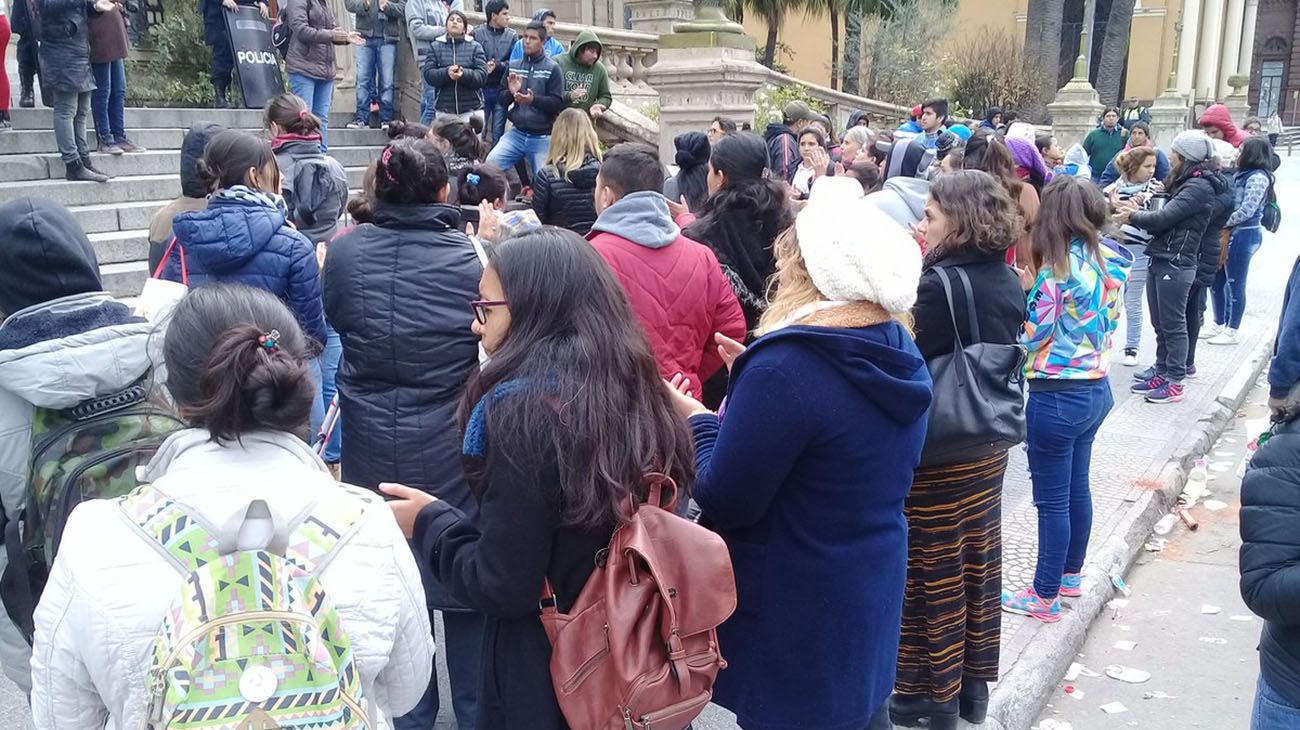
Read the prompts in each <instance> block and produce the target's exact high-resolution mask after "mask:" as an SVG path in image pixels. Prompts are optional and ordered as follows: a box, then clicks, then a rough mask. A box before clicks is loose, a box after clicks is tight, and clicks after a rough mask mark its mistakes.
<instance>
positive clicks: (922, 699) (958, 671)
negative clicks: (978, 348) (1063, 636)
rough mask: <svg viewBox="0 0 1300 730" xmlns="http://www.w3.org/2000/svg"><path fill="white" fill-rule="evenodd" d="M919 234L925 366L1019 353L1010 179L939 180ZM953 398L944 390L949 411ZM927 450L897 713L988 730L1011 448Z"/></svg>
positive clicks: (916, 494) (962, 174)
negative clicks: (977, 354) (1009, 254)
mask: <svg viewBox="0 0 1300 730" xmlns="http://www.w3.org/2000/svg"><path fill="white" fill-rule="evenodd" d="M918 230H919V232H920V233H921V235H922V236H923V237H924V238H925V240H926V244H927V250H926V254H925V259H924V261H923V263H922V273H921V280H920V284H919V285H918V287H917V294H916V305H915V306H913V307H912V317H913V318H914V320H915V323H916V324H915V329H916V347H917V349H918V350H920V351H921V355H922V356H923V357H924V358H925V359H926V362H927V363H931V364H933V363H935V362H936V360H937V359H938V358H941V357H943V358H947V357H951V355H952V353H953V351H954V349H955V348H956V343H958V342H959V343H960V344H961V345H962V346H964V347H970V346H972V345H980V344H987V345H993V346H1002V347H1004V348H1005V346H1008V345H1009V346H1014V345H1016V343H1017V339H1018V337H1019V335H1020V328H1021V326H1022V325H1023V324H1024V322H1025V292H1024V290H1023V289H1021V287H1020V281H1019V279H1018V278H1017V277H1016V274H1015V272H1014V271H1013V270H1012V269H1011V267H1009V266H1007V265H1006V251H1007V249H1008V248H1010V247H1012V246H1014V245H1015V242H1016V239H1017V238H1018V237H1019V236H1020V232H1021V230H1022V226H1021V223H1020V213H1019V211H1017V209H1016V203H1015V201H1014V200H1013V199H1012V197H1011V196H1010V195H1009V194H1008V193H1007V191H1006V188H1004V187H1003V186H1002V183H1001V181H999V180H997V179H996V178H994V177H993V176H992V175H989V174H988V173H986V172H983V171H981V170H957V171H954V172H950V173H945V174H943V175H940V176H938V177H936V178H935V180H934V183H933V184H932V185H931V186H930V199H929V201H928V202H927V203H926V208H925V218H924V219H923V220H922V221H921V224H920V226H918ZM944 279H947V281H946V282H945V281H944ZM948 291H951V294H948V293H946V292H948ZM968 322H969V323H973V324H972V325H968V324H967V323H968ZM944 395H945V394H944V393H942V392H940V393H936V398H938V399H940V400H939V402H942V400H941V399H942V397H943V396H944ZM947 395H953V394H952V393H948V394H947ZM928 446H929V449H927V452H933V453H934V457H933V460H932V462H930V461H927V463H926V464H925V465H923V466H921V467H918V468H917V470H916V473H915V476H914V477H913V480H912V491H911V492H910V493H909V494H908V496H907V502H906V508H905V512H906V514H907V522H908V561H907V590H906V593H905V594H904V597H903V624H902V635H901V638H900V645H899V650H898V678H897V679H896V680H895V682H894V692H895V694H894V697H893V699H892V700H891V703H890V715H891V716H892V717H893V720H894V722H895V723H896V724H899V725H906V726H909V727H911V726H915V725H918V724H920V723H918V722H917V721H918V720H919V719H920V718H922V717H928V718H929V722H930V724H929V727H930V728H933V730H954V729H955V728H956V727H957V717H958V715H960V716H961V717H962V718H963V719H965V720H966V721H968V722H970V723H971V724H973V725H978V724H980V723H982V722H984V718H985V713H986V712H987V709H988V697H989V688H988V684H989V682H996V681H997V679H998V659H999V649H1000V644H999V642H1000V637H1001V623H1002V621H1001V610H1000V603H999V601H1000V600H1001V596H1002V537H1001V503H1002V480H1003V477H1004V476H1006V471H1007V449H1006V448H1005V447H1003V448H1001V449H988V450H985V451H983V452H980V453H977V454H974V455H970V454H956V453H952V452H951V451H950V452H949V454H948V456H947V458H944V454H943V451H942V447H943V444H934V443H931V444H928Z"/></svg>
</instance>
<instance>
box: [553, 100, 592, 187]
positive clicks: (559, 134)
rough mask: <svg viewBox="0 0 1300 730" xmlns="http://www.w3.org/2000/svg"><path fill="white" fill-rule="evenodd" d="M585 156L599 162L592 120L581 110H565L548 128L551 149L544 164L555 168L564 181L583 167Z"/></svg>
mask: <svg viewBox="0 0 1300 730" xmlns="http://www.w3.org/2000/svg"><path fill="white" fill-rule="evenodd" d="M587 155H591V156H592V157H595V158H596V159H597V160H600V159H601V157H602V156H601V154H600V140H599V139H598V138H597V137H596V128H595V127H593V126H592V125H591V118H590V117H588V116H587V113H586V112H584V111H582V110H581V109H565V110H564V111H562V112H560V116H559V117H557V118H556V119H555V126H554V127H552V128H551V148H550V150H548V151H547V153H546V164H548V165H551V166H552V167H554V168H555V171H556V172H558V173H560V176H561V177H563V178H564V179H565V180H568V179H569V172H571V171H573V170H576V169H578V168H579V167H582V163H583V162H585V161H586V159H587Z"/></svg>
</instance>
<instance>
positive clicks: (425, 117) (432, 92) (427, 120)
mask: <svg viewBox="0 0 1300 730" xmlns="http://www.w3.org/2000/svg"><path fill="white" fill-rule="evenodd" d="M420 83H422V84H424V94H422V95H421V96H420V124H423V125H424V126H426V127H427V126H429V125H430V124H433V118H434V117H435V116H437V114H438V112H437V111H436V110H435V109H434V108H433V107H434V104H436V103H437V101H438V90H437V89H435V88H434V87H432V86H430V85H429V82H428V81H421V82H420Z"/></svg>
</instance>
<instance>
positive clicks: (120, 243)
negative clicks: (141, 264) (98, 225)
mask: <svg viewBox="0 0 1300 730" xmlns="http://www.w3.org/2000/svg"><path fill="white" fill-rule="evenodd" d="M87 238H89V239H90V245H92V246H94V247H95V258H96V259H98V260H99V267H100V271H101V273H102V272H103V270H104V267H105V266H107V265H109V264H121V263H127V262H138V261H145V262H148V260H149V229H147V228H146V229H143V230H138V231H109V232H107V233H91V234H89V235H88V236H87Z"/></svg>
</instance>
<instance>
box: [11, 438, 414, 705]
mask: <svg viewBox="0 0 1300 730" xmlns="http://www.w3.org/2000/svg"><path fill="white" fill-rule="evenodd" d="M145 471H146V473H145V474H143V475H142V477H141V478H142V481H146V482H151V483H153V485H154V486H155V487H156V488H157V489H158V490H159V491H161V492H162V493H164V494H166V495H167V496H168V497H170V498H171V499H173V500H175V501H176V502H179V503H180V504H182V505H183V506H185V507H186V508H187V509H188V511H189V512H190V513H191V514H193V515H195V516H197V517H199V518H200V519H202V520H203V521H205V522H206V523H207V524H209V525H217V526H221V525H225V526H229V525H232V524H235V523H236V522H237V521H238V520H240V519H241V518H242V516H243V515H245V514H246V513H247V512H248V508H249V505H250V504H251V503H252V502H254V501H256V500H262V501H264V502H265V503H266V505H267V507H268V508H269V511H270V512H271V513H273V514H275V515H278V516H286V515H287V516H288V519H292V517H293V516H295V515H297V514H299V513H300V512H301V511H302V510H303V509H304V508H306V507H307V506H308V505H310V504H312V503H313V502H315V501H317V496H318V495H319V494H320V493H322V492H323V491H324V490H330V489H340V488H342V487H340V486H339V485H338V483H336V482H334V481H333V480H332V479H331V478H330V476H329V473H328V472H327V471H326V469H325V465H324V464H323V463H322V462H321V461H320V459H319V458H318V457H317V456H316V454H315V453H313V452H312V451H311V449H309V448H308V447H307V446H306V445H305V444H303V443H302V442H301V441H299V440H298V439H296V438H294V437H293V436H291V435H289V434H284V433H271V432H259V433H255V434H251V435H246V436H244V437H243V443H242V445H241V444H238V443H233V444H228V445H225V446H220V445H217V444H215V443H212V442H211V441H210V440H209V439H208V433H207V432H206V431H203V430H198V429H191V430H187V431H181V432H179V433H176V434H173V435H172V436H171V437H170V438H169V439H168V440H167V441H166V443H164V444H163V446H162V448H161V449H159V451H158V453H157V455H156V456H155V457H154V459H153V461H152V462H151V463H150V464H149V466H148V467H147V468H146V470H145ZM287 521H288V520H287V519H282V521H281V524H284V522H287ZM271 524H272V522H271V519H269V518H263V519H260V520H259V519H250V520H248V521H246V522H244V523H243V527H242V528H241V529H240V530H239V547H240V549H255V548H257V547H260V546H263V545H265V544H266V543H267V542H268V541H269V539H270V537H271V535H270V530H271V527H270V525H271ZM317 578H318V579H319V580H320V582H321V584H322V585H323V586H324V588H325V591H326V593H327V594H328V595H329V597H330V599H331V600H332V601H333V602H334V605H335V607H336V609H337V610H338V612H339V616H340V617H341V619H342V622H343V628H344V629H345V630H346V631H347V633H348V637H349V639H350V641H351V643H352V651H353V655H354V657H355V659H356V663H357V668H358V670H359V671H360V673H361V680H362V684H363V687H364V688H365V692H366V697H367V699H368V700H369V702H370V705H371V707H372V708H375V711H374V714H375V715H376V716H377V717H376V727H379V728H387V727H388V726H389V725H388V720H387V718H389V717H393V716H398V715H403V714H405V713H406V712H408V711H410V710H411V709H412V708H414V707H415V705H416V703H417V702H419V700H420V697H421V695H423V694H424V691H425V688H426V687H428V685H429V675H430V672H431V665H432V659H433V651H434V645H433V636H432V633H431V631H430V628H429V616H428V612H427V611H426V609H425V606H424V603H425V602H424V589H423V587H422V586H421V583H420V574H419V572H418V570H417V569H416V565H415V559H414V557H413V556H412V554H411V549H410V548H409V547H408V546H407V543H406V540H405V539H403V537H402V534H401V532H400V531H399V530H398V528H397V523H396V521H395V520H394V519H393V515H392V512H391V511H390V510H389V509H388V507H387V505H386V504H385V503H384V502H382V501H376V502H374V503H372V504H371V505H370V507H368V508H367V510H366V512H365V515H364V517H363V518H362V522H361V524H360V526H359V527H358V528H357V529H356V530H355V531H354V532H353V533H352V535H351V537H349V538H346V539H345V540H344V541H343V542H342V543H341V544H339V545H338V546H336V547H335V553H334V556H333V558H332V559H331V560H330V561H329V562H328V563H327V564H326V565H325V567H324V568H323V569H322V570H321V571H320V572H319V574H318V575H317ZM181 580H182V578H181V575H180V573H179V571H177V569H176V568H175V566H173V565H172V564H170V563H169V562H167V560H166V559H165V558H164V557H163V554H162V552H161V551H160V550H159V549H158V548H157V546H156V545H151V544H150V543H149V542H148V541H147V540H146V538H145V537H143V536H142V535H141V534H140V533H139V532H138V531H137V530H136V529H135V528H134V527H133V526H132V525H131V524H130V523H129V522H128V521H127V519H126V517H125V515H124V514H123V513H122V512H121V509H120V507H119V506H118V505H117V503H116V502H115V501H109V500H94V501H90V502H85V503H83V504H82V505H80V506H79V507H77V509H76V510H75V511H74V512H73V514H72V516H71V517H70V518H69V520H68V525H67V529H66V531H65V533H64V536H63V542H62V544H61V545H60V548H59V554H58V558H56V559H55V561H54V566H53V568H52V570H51V574H50V579H49V583H48V584H47V585H46V587H45V592H44V594H43V595H42V597H41V602H40V605H39V606H38V607H37V610H36V641H35V646H34V648H33V653H32V685H33V688H32V711H33V715H34V717H35V721H36V727H37V728H40V729H41V730H47V729H49V730H55V729H57V730H88V729H90V728H108V730H122V729H123V728H138V727H143V719H144V718H143V716H144V713H145V711H146V709H147V705H148V702H149V697H148V696H147V693H146V692H145V674H146V671H147V669H148V664H149V658H150V652H151V651H152V647H153V642H154V637H155V635H156V634H157V632H158V628H159V626H160V625H161V623H162V620H163V614H164V613H165V612H166V611H167V608H168V607H169V606H170V605H171V603H172V601H173V600H174V599H175V597H176V596H177V595H178V594H179V591H180V583H181Z"/></svg>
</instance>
